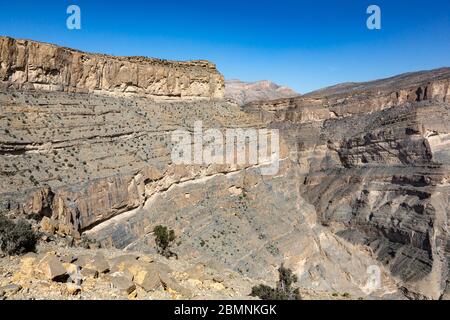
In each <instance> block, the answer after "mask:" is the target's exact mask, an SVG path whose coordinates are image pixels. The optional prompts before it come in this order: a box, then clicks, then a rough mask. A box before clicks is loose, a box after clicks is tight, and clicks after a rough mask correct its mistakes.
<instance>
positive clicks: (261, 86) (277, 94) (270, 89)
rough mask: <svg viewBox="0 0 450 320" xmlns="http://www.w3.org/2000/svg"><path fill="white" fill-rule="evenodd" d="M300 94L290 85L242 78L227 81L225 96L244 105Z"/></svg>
mask: <svg viewBox="0 0 450 320" xmlns="http://www.w3.org/2000/svg"><path fill="white" fill-rule="evenodd" d="M296 96H299V94H298V93H297V92H295V91H294V90H292V89H291V88H288V87H283V86H279V85H277V84H275V83H273V82H271V81H267V80H263V81H256V82H244V81H240V80H227V81H225V98H227V99H229V100H230V101H233V102H235V103H237V104H238V105H244V104H247V103H250V102H253V101H264V100H274V99H280V98H290V97H296Z"/></svg>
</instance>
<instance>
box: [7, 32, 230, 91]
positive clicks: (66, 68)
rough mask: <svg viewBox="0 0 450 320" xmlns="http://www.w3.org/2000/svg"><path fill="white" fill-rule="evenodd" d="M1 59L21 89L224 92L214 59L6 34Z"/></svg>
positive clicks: (12, 81)
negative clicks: (147, 54) (124, 52)
mask: <svg viewBox="0 0 450 320" xmlns="http://www.w3.org/2000/svg"><path fill="white" fill-rule="evenodd" d="M0 61H1V65H0V81H2V82H3V85H4V86H6V87H12V88H15V89H26V90H48V91H64V92H99V93H105V94H113V95H124V94H131V95H140V96H148V97H154V98H222V97H223V91H224V80H223V77H222V75H221V74H220V73H219V72H218V71H217V69H216V67H215V65H214V64H212V63H210V62H208V61H190V62H175V61H166V60H160V59H150V58H144V57H112V56H106V55H100V54H90V53H84V52H80V51H76V50H72V49H68V48H61V47H57V46H54V45H50V44H46V43H41V42H35V41H27V40H15V39H12V38H8V37H0Z"/></svg>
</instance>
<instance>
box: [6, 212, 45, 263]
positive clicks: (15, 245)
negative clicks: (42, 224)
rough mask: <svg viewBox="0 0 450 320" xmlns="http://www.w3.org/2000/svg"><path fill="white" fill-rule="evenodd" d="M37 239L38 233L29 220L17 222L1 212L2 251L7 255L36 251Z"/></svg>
mask: <svg viewBox="0 0 450 320" xmlns="http://www.w3.org/2000/svg"><path fill="white" fill-rule="evenodd" d="M37 239H38V237H37V234H36V233H35V232H34V231H33V229H32V228H31V225H30V224H29V223H28V222H26V221H25V220H19V221H17V222H15V221H13V220H11V219H9V218H7V217H6V216H4V215H3V214H1V213H0V251H2V252H3V253H5V254H7V255H20V254H24V253H26V252H30V251H34V250H35V247H36V242H37Z"/></svg>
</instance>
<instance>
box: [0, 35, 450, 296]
mask: <svg viewBox="0 0 450 320" xmlns="http://www.w3.org/2000/svg"><path fill="white" fill-rule="evenodd" d="M2 41H3V42H2V43H3V44H2V54H1V65H2V67H1V68H2V69H1V70H2V72H3V73H2V74H1V76H2V79H3V80H4V83H3V84H4V86H3V87H2V90H0V104H1V109H0V110H1V111H0V112H1V114H0V115H1V116H0V162H1V172H0V175H1V178H2V179H0V195H1V201H0V205H1V209H2V210H3V209H6V210H9V211H12V212H16V213H17V214H25V215H27V216H33V217H35V216H40V217H41V218H43V217H45V218H43V219H42V221H41V225H42V226H45V230H47V232H50V231H51V232H56V233H59V234H62V235H71V236H73V237H76V238H78V237H81V235H82V234H86V235H89V236H91V237H93V238H95V239H97V240H98V241H100V242H101V243H102V245H104V246H107V247H108V246H110V247H116V248H120V249H123V250H136V251H140V252H147V251H148V252H154V250H155V244H154V237H153V235H152V230H153V228H154V227H155V226H156V225H158V224H163V225H166V226H168V227H170V228H172V229H174V230H175V232H176V234H177V235H178V242H177V246H176V248H174V250H175V251H176V253H177V254H178V255H179V256H180V258H181V259H183V260H186V261H189V262H195V263H196V264H197V263H199V264H201V265H208V266H210V265H214V266H217V268H218V269H221V268H228V269H233V270H235V271H237V272H239V273H241V274H244V275H246V276H250V277H252V279H260V280H266V281H268V282H274V281H275V280H276V277H277V274H276V270H277V268H278V267H279V265H280V264H281V263H285V264H286V265H287V266H288V267H290V268H292V270H294V271H295V272H296V274H297V275H298V277H299V279H300V283H299V285H300V286H302V287H304V288H309V289H312V290H315V291H321V290H324V291H327V292H334V291H337V292H350V293H351V294H352V295H354V296H359V295H364V296H365V295H367V293H366V289H367V281H368V278H367V270H368V268H370V267H373V266H376V267H377V268H379V270H380V273H381V275H382V286H381V287H380V288H378V289H377V290H376V291H371V293H370V294H371V295H373V296H374V297H386V296H389V297H390V294H392V293H393V294H395V293H396V292H397V289H398V286H397V284H398V283H400V286H403V287H404V290H405V291H407V292H408V294H410V295H412V296H417V297H427V298H439V297H440V295H445V292H446V290H447V289H446V281H447V270H448V254H449V251H448V229H447V225H448V214H447V212H448V210H447V208H448V205H447V204H448V194H449V193H448V190H447V187H448V186H447V184H448V182H447V181H448V174H447V171H448V170H447V163H446V161H448V159H449V158H448V155H449V152H448V147H447V146H448V137H449V134H450V132H449V128H448V121H447V120H448V118H449V117H450V114H449V109H450V108H449V106H448V101H449V100H448V99H449V97H450V94H449V86H448V83H449V79H450V76H449V74H450V72H449V70H446V69H444V70H437V71H434V72H431V73H419V74H415V75H414V74H413V75H408V76H402V77H399V78H394V79H390V80H388V81H384V82H383V81H381V82H375V83H370V84H362V85H361V84H360V85H343V86H340V87H335V88H331V89H327V90H325V91H321V92H316V93H313V94H309V95H305V96H303V97H300V98H293V99H287V100H277V101H275V102H265V103H255V104H252V105H249V106H247V107H246V108H245V110H246V111H247V112H244V111H242V110H241V109H240V108H239V107H238V106H237V105H236V104H230V103H227V102H225V101H217V100H211V101H191V100H189V101H188V100H186V99H180V97H181V98H183V97H192V96H195V95H196V94H198V95H197V96H202V97H208V98H211V97H217V96H220V94H218V95H217V96H216V93H217V92H220V90H219V91H217V90H216V89H217V87H215V88H216V89H211V86H213V85H212V83H213V82H214V81H216V80H211V77H212V78H214V76H211V73H210V72H209V71H208V72H206V71H205V70H206V69H208V68H209V66H210V65H208V64H206V65H202V67H200V66H199V65H198V64H197V63H193V64H189V63H186V64H184V63H181V64H179V65H177V66H178V67H179V69H177V68H178V67H177V68H175V67H174V65H173V64H170V67H169V65H167V62H160V61H159V60H148V59H143V58H142V59H141V58H112V57H106V56H102V55H88V54H84V53H80V52H77V51H73V50H69V49H63V48H57V47H54V46H50V45H44V44H39V43H34V42H27V41H15V40H11V39H8V38H2ZM5 41H6V42H5ZM46 50H48V56H45V55H46V54H47V53H45V52H46ZM41 51H42V52H44V53H42V52H41ZM34 52H39V54H37V53H36V54H35V53H34ZM30 54H31V56H30ZM25 56H26V57H28V58H27V59H25V58H24V57H25ZM44 56H45V58H44ZM30 57H31V59H30ZM37 57H40V58H39V59H38V60H37V61H36V62H33V63H32V64H30V61H32V60H33V59H35V58H36V59H37ZM54 57H58V58H57V59H56V58H54ZM82 57H84V58H83V59H84V60H85V61H84V62H83V63H81V64H79V61H80V60H79V59H82ZM73 59H75V62H74V60H73ZM77 59H78V60H77ZM83 59H82V60H83ZM68 61H71V62H70V63H68ZM25 62H26V63H25ZM94 62H95V63H94ZM138 62H139V63H138ZM154 64H156V65H157V66H155V70H156V69H158V68H163V69H161V70H166V71H167V70H168V69H165V68H169V69H170V68H175V69H176V70H177V72H181V74H184V72H185V73H186V74H187V77H188V79H189V81H188V82H187V84H188V85H187V86H184V85H183V83H185V82H182V81H179V80H176V79H178V78H177V77H178V76H176V77H175V80H173V78H172V73H170V72H172V71H173V69H170V70H172V71H170V72H169V71H167V72H166V71H161V74H160V73H158V74H159V75H160V76H161V78H158V79H160V80H157V83H158V84H157V88H158V89H155V87H154V86H152V85H150V86H143V87H140V86H139V83H140V82H139V81H140V80H139V79H140V78H139V77H138V78H137V80H136V81H135V80H133V79H131V80H130V78H129V77H133V76H134V75H136V74H137V75H140V74H141V73H140V71H139V70H140V69H139V68H141V67H142V66H143V65H145V66H148V67H149V68H150V66H151V67H152V68H153V67H154ZM119 65H120V66H123V67H124V68H125V69H123V70H122V71H123V75H121V72H122V71H120V68H121V67H120V66H119ZM118 66H119V67H118ZM135 67H136V68H137V69H138V72H137V73H136V72H134V71H132V70H131V69H132V68H135ZM77 68H81V69H77ZM116 68H119V69H118V70H119V71H117V70H116ZM198 68H200V69H198ZM110 69H113V70H112V71H111V70H110ZM52 70H53V71H52ZM75 70H78V71H76V72H75ZM114 70H116V71H117V72H118V73H117V72H116V71H114ZM130 70H131V71H130ZM158 70H160V69H158ZM199 70H201V71H199ZM110 72H111V73H110ZM158 72H159V71H158ZM174 72H175V71H174ZM197 72H200V75H201V76H198V73H197ZM203 72H206V74H207V75H209V76H208V77H207V78H208V79H209V80H203V79H206V78H203V75H204V73H203ZM111 74H113V76H111ZM176 74H178V73H176ZM110 76H111V77H112V78H111V79H109V77H110ZM30 77H31V78H30ZM105 77H106V78H105ZM180 77H182V76H181V75H180ZM30 79H31V80H30ZM61 79H64V80H61ZM151 79H153V78H151ZM180 79H181V78H180ZM191 80H192V81H191ZM111 81H113V82H111ZM114 81H117V82H114ZM152 81H153V80H152ZM172 81H175V82H172ZM204 81H206V82H204ZM208 81H210V82H208ZM211 81H212V82H211ZM123 83H125V84H126V85H125V86H123V85H122V84H123ZM134 83H137V84H138V85H137V86H138V90H137V91H135V93H132V94H130V95H127V96H124V95H123V93H126V91H130V90H127V89H126V88H127V86H133V87H134ZM152 83H154V82H152ZM173 83H175V85H174V86H172V84H173ZM199 83H201V84H202V85H199ZM219 83H220V81H219ZM41 84H44V86H42V85H41ZM203 84H205V86H206V87H205V86H204V85H203ZM49 85H50V86H49ZM53 85H55V86H56V87H52V86H53ZM59 85H62V87H58V86H59ZM191 85H192V86H191ZM219 87H220V86H219ZM143 88H145V90H147V89H148V88H150V89H148V90H149V91H145V90H144V89H143ZM183 88H184V89H183ZM196 88H197V89H198V88H200V89H201V90H200V91H195V90H197V89H196ZM204 88H209V89H206V91H204V90H203V89H204ZM16 89H20V90H16ZM42 89H46V90H50V91H45V90H42ZM141 89H142V91H141ZM155 90H156V91H155ZM183 90H188V91H183ZM189 90H194V91H189ZM208 90H212V91H208ZM73 91H74V92H73ZM79 91H82V92H91V93H102V94H101V95H98V94H85V93H82V92H79ZM155 92H157V93H155ZM174 92H175V94H174ZM180 92H181V93H180ZM194 92H197V93H194ZM200 92H201V93H200ZM205 92H215V93H212V94H208V93H205ZM104 93H113V95H112V96H111V95H109V96H108V95H104ZM117 93H120V96H118V95H117ZM155 95H161V96H165V97H169V96H174V95H175V96H177V97H178V99H177V100H176V101H171V102H167V101H166V102H161V101H158V102H157V101H155V100H154V99H149V97H151V98H153V97H154V96H155ZM199 120H201V121H202V123H203V127H204V128H205V129H206V128H217V129H219V130H222V131H223V130H225V129H227V128H236V127H239V128H244V129H245V128H267V127H273V128H277V129H280V130H281V132H282V135H283V136H282V139H281V141H280V147H281V150H280V158H281V162H280V170H279V171H278V172H277V173H276V174H275V175H272V176H263V175H261V171H260V170H261V166H260V165H258V164H257V165H241V166H238V165H208V164H204V165H201V164H195V165H194V164H192V165H176V164H174V163H173V161H172V157H171V150H172V149H173V141H172V136H171V133H172V132H173V131H174V130H177V129H182V130H186V131H189V132H192V128H193V124H194V121H199ZM188 144H191V143H188ZM72 240H73V239H72ZM377 259H378V260H377ZM79 260H80V259H79ZM132 260H135V259H132ZM78 262H80V261H78ZM102 264H103V263H102ZM109 267H110V268H111V272H116V271H124V270H115V269H117V268H116V267H117V266H115V265H113V264H111V265H110V266H109ZM89 272H94V274H95V273H96V274H98V273H99V272H103V271H100V270H95V268H93V269H90V268H85V269H84V270H83V271H82V273H83V274H84V275H85V276H86V275H87V273H89ZM391 275H394V276H395V279H392V278H391ZM122 276H124V275H122ZM144 278H145V277H144ZM163 278H164V276H163ZM122 280H123V281H122ZM144 280H145V279H144ZM144 280H143V281H144ZM159 280H160V281H161V282H163V283H164V284H163V285H164V286H165V287H167V288H169V289H170V290H175V291H177V289H176V288H174V286H175V287H176V285H174V284H173V283H171V282H170V281H168V280H167V279H165V278H164V279H159ZM158 283H159V282H158ZM117 285H118V286H123V287H124V288H125V289H124V290H125V291H127V289H129V288H130V287H129V285H130V283H129V281H128V282H127V281H126V279H125V278H121V283H120V284H119V283H117ZM130 290H131V289H130ZM186 295H189V292H186Z"/></svg>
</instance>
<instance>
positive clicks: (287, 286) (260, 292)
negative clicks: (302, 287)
mask: <svg viewBox="0 0 450 320" xmlns="http://www.w3.org/2000/svg"><path fill="white" fill-rule="evenodd" d="M278 275H279V280H278V283H277V286H276V288H271V287H269V286H266V285H264V284H260V285H258V286H254V287H253V288H252V292H251V293H250V296H252V297H259V298H260V299H262V300H301V296H300V292H299V289H298V288H295V289H294V288H292V284H294V283H295V282H297V276H295V275H294V274H293V272H292V270H291V269H287V268H285V267H284V266H283V265H281V267H280V268H279V269H278Z"/></svg>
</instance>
